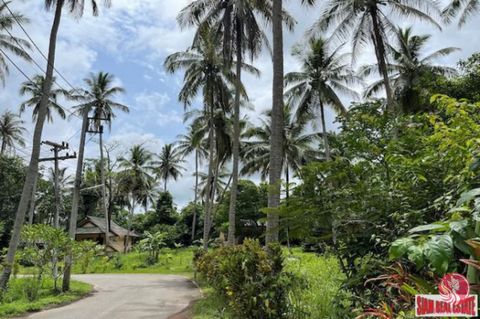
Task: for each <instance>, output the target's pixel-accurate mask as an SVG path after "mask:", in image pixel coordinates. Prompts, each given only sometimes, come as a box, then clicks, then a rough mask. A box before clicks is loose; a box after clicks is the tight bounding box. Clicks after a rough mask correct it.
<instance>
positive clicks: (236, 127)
mask: <svg viewBox="0 0 480 319" xmlns="http://www.w3.org/2000/svg"><path fill="white" fill-rule="evenodd" d="M241 4H242V1H239V7H241ZM239 10H242V9H241V8H239ZM242 29H243V26H242V22H241V21H237V30H236V48H237V70H236V74H237V78H236V81H235V105H234V119H233V145H232V146H233V150H232V155H233V168H232V186H231V188H230V207H229V210H228V237H227V238H228V245H235V226H236V223H237V222H236V217H235V216H236V206H237V189H238V166H239V162H240V94H241V85H242V82H241V81H242Z"/></svg>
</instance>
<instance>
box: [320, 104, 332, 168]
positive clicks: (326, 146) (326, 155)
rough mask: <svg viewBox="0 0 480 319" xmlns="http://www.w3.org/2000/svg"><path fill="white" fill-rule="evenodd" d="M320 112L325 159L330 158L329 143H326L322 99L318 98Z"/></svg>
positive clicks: (326, 135)
mask: <svg viewBox="0 0 480 319" xmlns="http://www.w3.org/2000/svg"><path fill="white" fill-rule="evenodd" d="M320 113H321V117H322V135H323V136H322V138H323V144H324V145H323V147H325V158H326V160H327V161H329V160H330V158H331V155H330V144H329V143H328V134H327V123H326V121H325V105H323V102H322V100H321V99H320Z"/></svg>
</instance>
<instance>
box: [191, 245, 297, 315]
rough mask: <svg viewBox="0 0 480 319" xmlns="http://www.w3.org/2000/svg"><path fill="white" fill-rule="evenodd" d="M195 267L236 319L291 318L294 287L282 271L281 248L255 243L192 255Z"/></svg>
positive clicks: (288, 275) (293, 283)
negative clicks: (265, 246) (291, 295)
mask: <svg viewBox="0 0 480 319" xmlns="http://www.w3.org/2000/svg"><path fill="white" fill-rule="evenodd" d="M195 267H196V269H197V270H198V271H199V273H200V274H202V275H203V276H204V277H205V279H206V280H207V281H208V283H209V284H210V285H211V286H212V287H213V288H214V290H215V292H216V294H218V296H219V297H220V298H222V299H223V300H224V301H225V303H226V304H227V305H228V308H229V309H231V311H232V312H233V313H234V315H236V316H237V317H239V318H258V319H269V318H272V319H273V318H275V319H281V318H291V315H292V312H293V309H292V304H291V302H290V301H289V296H288V294H289V291H290V290H291V289H292V288H293V286H294V285H295V284H296V280H295V278H294V277H293V275H292V274H290V273H287V272H285V271H283V256H282V250H281V248H280V246H273V245H272V246H269V247H268V248H267V249H263V248H262V247H261V246H260V243H259V242H258V241H254V240H246V241H245V242H244V244H243V245H239V246H234V247H221V248H218V249H216V250H212V251H209V252H203V253H202V252H197V253H196V254H195Z"/></svg>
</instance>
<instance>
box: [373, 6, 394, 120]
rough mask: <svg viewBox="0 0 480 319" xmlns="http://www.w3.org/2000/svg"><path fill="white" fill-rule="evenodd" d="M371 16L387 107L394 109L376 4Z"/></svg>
mask: <svg viewBox="0 0 480 319" xmlns="http://www.w3.org/2000/svg"><path fill="white" fill-rule="evenodd" d="M370 16H371V17H372V23H373V44H374V47H375V54H376V56H377V62H378V71H379V72H380V74H381V76H382V77H383V82H384V83H385V93H386V95H387V109H389V110H390V111H393V108H394V103H393V94H392V87H391V85H390V78H389V77H388V70H387V61H386V56H387V55H386V51H385V42H384V41H383V36H382V30H380V21H379V18H378V12H377V7H376V6H373V7H371V8H370Z"/></svg>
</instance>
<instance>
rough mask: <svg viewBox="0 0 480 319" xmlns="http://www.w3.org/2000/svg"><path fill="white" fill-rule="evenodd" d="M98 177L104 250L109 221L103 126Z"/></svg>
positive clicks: (107, 241) (101, 129) (108, 231)
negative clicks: (100, 192)
mask: <svg viewBox="0 0 480 319" xmlns="http://www.w3.org/2000/svg"><path fill="white" fill-rule="evenodd" d="M100 175H101V176H100V178H101V180H102V210H103V216H104V218H105V251H107V250H108V246H109V244H110V242H109V237H108V236H109V234H110V227H109V225H110V223H109V220H108V207H107V185H106V178H105V159H104V156H103V126H100Z"/></svg>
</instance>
